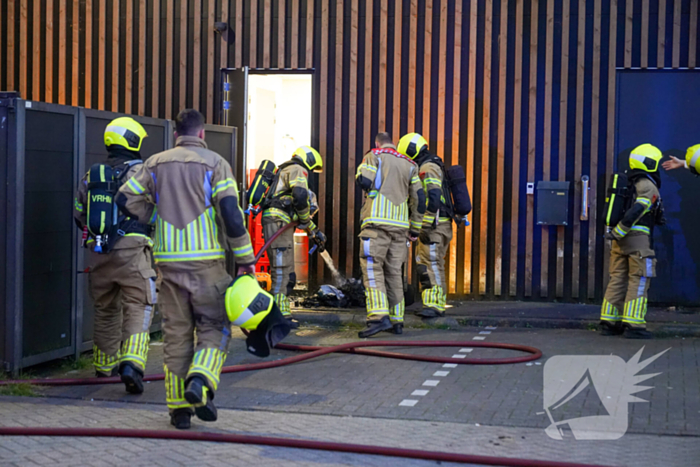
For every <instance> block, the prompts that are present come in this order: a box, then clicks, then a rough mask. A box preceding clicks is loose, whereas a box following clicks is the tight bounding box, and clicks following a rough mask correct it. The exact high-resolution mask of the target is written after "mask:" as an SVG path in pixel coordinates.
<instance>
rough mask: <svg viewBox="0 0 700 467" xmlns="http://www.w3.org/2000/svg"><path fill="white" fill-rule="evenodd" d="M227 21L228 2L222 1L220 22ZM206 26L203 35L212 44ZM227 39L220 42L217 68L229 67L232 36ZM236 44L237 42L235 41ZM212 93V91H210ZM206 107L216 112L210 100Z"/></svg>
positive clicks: (215, 107)
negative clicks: (229, 49) (208, 38)
mask: <svg viewBox="0 0 700 467" xmlns="http://www.w3.org/2000/svg"><path fill="white" fill-rule="evenodd" d="M229 20H230V19H229V2H228V0H224V1H223V2H221V21H226V22H227V23H228V22H229ZM207 25H208V26H207V27H206V28H204V34H205V36H206V37H209V36H210V35H211V36H212V38H211V43H212V44H213V42H214V37H213V36H214V35H213V34H212V31H211V24H209V23H207ZM228 37H229V39H228V40H223V39H222V40H221V58H220V63H219V68H228V67H229V58H228V56H229V54H228V48H229V41H230V40H231V39H230V38H231V37H232V36H230V35H229V36H228ZM233 37H235V36H233ZM236 42H238V41H236ZM218 72H219V71H218V70H216V71H214V72H213V73H215V74H218ZM219 86H221V84H219ZM212 92H213V90H212ZM207 99H208V97H207ZM207 106H209V107H211V108H212V111H213V110H216V109H217V108H218V107H217V106H218V104H217V103H214V102H213V101H212V100H209V102H208V103H207ZM210 121H213V120H210Z"/></svg>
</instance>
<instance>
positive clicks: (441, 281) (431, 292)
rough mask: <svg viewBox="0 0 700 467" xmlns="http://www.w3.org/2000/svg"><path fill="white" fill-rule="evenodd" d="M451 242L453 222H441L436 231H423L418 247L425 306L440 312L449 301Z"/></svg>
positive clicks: (419, 274) (419, 273)
mask: <svg viewBox="0 0 700 467" xmlns="http://www.w3.org/2000/svg"><path fill="white" fill-rule="evenodd" d="M424 229H426V228H425V227H424ZM450 240H452V222H441V223H439V224H438V226H437V227H436V228H435V229H432V230H423V231H422V232H421V236H420V240H419V241H418V243H417V246H416V263H418V268H417V269H418V276H419V277H418V278H419V280H420V283H421V286H422V288H423V294H422V296H423V306H424V307H427V308H434V309H436V310H438V311H440V312H444V311H445V304H446V301H447V276H446V275H445V255H446V254H447V249H448V248H449V246H450Z"/></svg>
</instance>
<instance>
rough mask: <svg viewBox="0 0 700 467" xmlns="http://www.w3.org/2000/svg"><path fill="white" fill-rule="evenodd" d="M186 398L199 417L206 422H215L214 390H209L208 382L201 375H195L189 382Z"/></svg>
mask: <svg viewBox="0 0 700 467" xmlns="http://www.w3.org/2000/svg"><path fill="white" fill-rule="evenodd" d="M185 399H186V400H187V402H189V403H190V404H192V405H193V406H194V413H195V415H197V418H199V419H200V420H203V421H205V422H215V421H216V419H217V416H218V414H217V411H216V406H215V405H214V402H213V400H212V399H214V392H213V391H211V390H209V387H208V386H207V383H206V382H205V381H204V379H202V378H201V377H199V376H193V377H192V378H191V379H190V381H189V383H188V384H187V390H186V391H185Z"/></svg>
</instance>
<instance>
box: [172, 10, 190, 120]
mask: <svg viewBox="0 0 700 467" xmlns="http://www.w3.org/2000/svg"><path fill="white" fill-rule="evenodd" d="M187 3H188V1H187V0H180V51H179V53H178V56H179V61H180V74H179V77H178V81H179V84H180V95H179V98H178V100H177V104H176V107H175V109H174V110H175V111H174V112H173V116H174V115H177V113H178V112H179V111H180V110H182V109H184V108H185V107H187V49H188V47H187V46H188V41H187V26H188V24H187V23H188V21H187V6H188V5H187Z"/></svg>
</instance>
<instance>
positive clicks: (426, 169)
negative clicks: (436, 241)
mask: <svg viewBox="0 0 700 467" xmlns="http://www.w3.org/2000/svg"><path fill="white" fill-rule="evenodd" d="M418 174H419V176H420V179H421V181H422V182H423V190H424V191H425V197H426V208H425V215H424V216H423V228H432V227H433V226H437V224H436V223H435V217H436V216H437V217H438V218H439V219H438V222H439V223H440V224H443V223H449V222H452V217H451V216H450V209H449V207H448V206H447V204H446V200H445V190H444V189H443V181H444V180H443V179H444V177H445V174H444V172H443V170H442V167H440V166H439V165H438V164H436V163H434V162H425V163H423V164H422V165H421V166H420V168H419V172H418Z"/></svg>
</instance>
